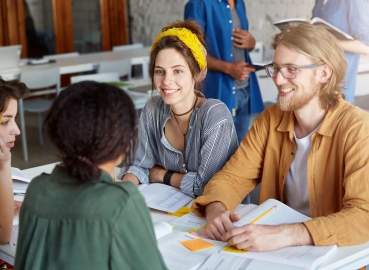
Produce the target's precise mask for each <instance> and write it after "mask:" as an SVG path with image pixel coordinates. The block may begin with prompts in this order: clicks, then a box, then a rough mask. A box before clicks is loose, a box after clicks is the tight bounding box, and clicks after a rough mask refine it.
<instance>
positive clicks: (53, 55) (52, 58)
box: [42, 52, 79, 60]
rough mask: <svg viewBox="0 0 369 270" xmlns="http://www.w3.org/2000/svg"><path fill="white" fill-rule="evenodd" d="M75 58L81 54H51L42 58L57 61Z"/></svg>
mask: <svg viewBox="0 0 369 270" xmlns="http://www.w3.org/2000/svg"><path fill="white" fill-rule="evenodd" d="M75 56H79V52H71V53H59V54H50V55H45V56H44V57H42V58H43V59H49V60H55V59H60V58H67V57H75Z"/></svg>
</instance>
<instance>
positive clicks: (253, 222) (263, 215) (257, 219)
mask: <svg viewBox="0 0 369 270" xmlns="http://www.w3.org/2000/svg"><path fill="white" fill-rule="evenodd" d="M276 208H277V206H276V205H274V206H273V207H272V208H270V209H269V210H268V211H266V212H265V213H263V214H261V215H260V216H258V217H257V218H255V219H254V220H253V221H251V222H250V224H255V223H256V222H258V221H259V220H260V219H262V218H263V217H265V216H266V215H268V214H269V213H270V212H272V211H273V210H274V209H276Z"/></svg>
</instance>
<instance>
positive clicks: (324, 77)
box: [317, 64, 332, 83]
mask: <svg viewBox="0 0 369 270" xmlns="http://www.w3.org/2000/svg"><path fill="white" fill-rule="evenodd" d="M317 75H318V81H319V82H320V83H326V82H327V81H328V80H329V78H330V77H331V75H332V69H331V67H330V66H328V65H327V64H324V65H322V66H320V67H319V68H318V72H317Z"/></svg>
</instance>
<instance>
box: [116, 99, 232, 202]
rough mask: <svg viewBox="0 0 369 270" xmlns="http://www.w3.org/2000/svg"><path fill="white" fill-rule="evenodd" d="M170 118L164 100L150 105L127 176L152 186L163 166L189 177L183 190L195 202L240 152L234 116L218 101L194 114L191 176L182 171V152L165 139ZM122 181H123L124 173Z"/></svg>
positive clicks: (189, 148) (189, 141) (189, 161)
mask: <svg viewBox="0 0 369 270" xmlns="http://www.w3.org/2000/svg"><path fill="white" fill-rule="evenodd" d="M170 118H171V115H170V110H169V106H168V105H166V104H165V103H164V102H163V100H162V99H161V97H160V96H155V97H153V98H152V99H151V101H149V102H148V103H147V104H146V106H145V108H144V109H143V111H142V113H141V118H140V132H139V136H140V142H139V146H138V149H137V152H136V160H135V161H134V164H133V165H132V166H131V167H130V168H129V169H128V171H127V172H126V173H132V174H134V175H135V176H136V177H137V178H138V179H139V181H140V182H141V183H149V169H150V168H152V167H153V166H154V165H156V164H160V165H162V166H163V167H164V168H166V169H168V170H172V171H175V172H178V173H183V174H185V175H184V177H183V179H182V183H181V190H182V192H183V193H185V194H187V195H189V196H191V197H193V198H195V197H197V196H199V195H202V193H203V191H204V187H205V185H206V184H207V182H208V181H209V180H210V179H211V177H212V176H213V175H214V174H215V173H216V172H217V171H219V170H220V169H221V168H222V167H223V165H224V164H225V163H226V161H227V160H228V159H229V158H230V157H231V156H232V154H233V153H234V152H235V151H236V149H237V148H238V142H237V136H236V133H235V128H234V124H233V120H232V116H231V114H230V112H229V110H228V108H227V106H226V105H225V104H224V103H223V102H221V101H219V100H216V99H207V100H205V102H204V103H203V104H202V105H201V106H200V107H199V108H197V109H195V110H194V111H193V113H192V116H191V119H190V124H189V127H188V133H187V143H186V159H187V170H188V172H187V173H186V172H185V169H184V168H183V167H182V164H183V155H182V152H181V151H178V150H176V149H174V148H173V147H172V146H171V145H170V144H169V142H168V141H167V139H166V137H165V135H164V127H165V123H166V122H167V121H168V120H169V119H170ZM118 177H119V178H122V177H123V170H122V172H121V173H120V175H119V176H118Z"/></svg>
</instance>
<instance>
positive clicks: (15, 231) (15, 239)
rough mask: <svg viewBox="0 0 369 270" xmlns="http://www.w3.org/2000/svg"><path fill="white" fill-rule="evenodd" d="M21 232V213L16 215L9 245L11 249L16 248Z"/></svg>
mask: <svg viewBox="0 0 369 270" xmlns="http://www.w3.org/2000/svg"><path fill="white" fill-rule="evenodd" d="M18 232H19V214H16V215H14V218H13V228H12V234H11V235H10V240H9V245H10V248H11V249H16V247H17V242H18Z"/></svg>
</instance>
